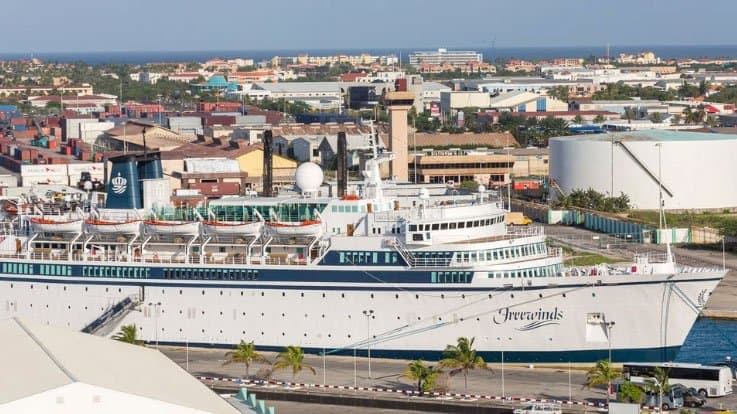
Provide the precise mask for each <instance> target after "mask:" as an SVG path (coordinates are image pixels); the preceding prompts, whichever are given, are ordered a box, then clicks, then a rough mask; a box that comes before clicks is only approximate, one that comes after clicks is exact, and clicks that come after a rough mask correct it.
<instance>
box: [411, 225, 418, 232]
mask: <svg viewBox="0 0 737 414" xmlns="http://www.w3.org/2000/svg"><path fill="white" fill-rule="evenodd" d="M409 231H417V225H416V224H410V225H409Z"/></svg>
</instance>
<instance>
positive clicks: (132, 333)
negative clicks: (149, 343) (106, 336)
mask: <svg viewBox="0 0 737 414" xmlns="http://www.w3.org/2000/svg"><path fill="white" fill-rule="evenodd" d="M113 339H115V340H116V341H120V342H125V343H127V344H133V345H143V341H142V340H140V339H138V328H136V325H135V324H132V325H123V326H122V327H120V331H118V333H116V334H115V335H113Z"/></svg>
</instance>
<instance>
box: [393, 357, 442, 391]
mask: <svg viewBox="0 0 737 414" xmlns="http://www.w3.org/2000/svg"><path fill="white" fill-rule="evenodd" d="M442 372H443V371H442V370H440V369H438V368H435V367H433V366H432V365H426V364H425V361H423V360H421V359H418V360H416V361H412V362H410V363H409V364H407V368H405V369H404V372H402V376H403V377H405V378H407V379H409V380H410V381H417V391H418V392H420V393H422V392H429V391H432V387H433V385H434V384H435V379H436V378H437V376H438V375H439V374H440V373H442Z"/></svg>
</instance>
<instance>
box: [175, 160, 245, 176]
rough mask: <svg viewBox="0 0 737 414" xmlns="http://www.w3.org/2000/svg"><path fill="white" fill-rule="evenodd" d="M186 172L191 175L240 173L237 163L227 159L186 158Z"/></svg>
mask: <svg viewBox="0 0 737 414" xmlns="http://www.w3.org/2000/svg"><path fill="white" fill-rule="evenodd" d="M184 165H185V168H186V169H187V172H193V173H206V174H209V173H240V172H241V168H240V165H239V164H238V161H236V160H231V159H228V158H187V159H185V160H184Z"/></svg>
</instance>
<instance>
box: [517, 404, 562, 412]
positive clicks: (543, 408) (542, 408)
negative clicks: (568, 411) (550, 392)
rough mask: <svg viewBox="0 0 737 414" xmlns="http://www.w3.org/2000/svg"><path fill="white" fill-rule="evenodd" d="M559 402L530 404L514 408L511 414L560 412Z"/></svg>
mask: <svg viewBox="0 0 737 414" xmlns="http://www.w3.org/2000/svg"><path fill="white" fill-rule="evenodd" d="M562 413H563V410H562V409H561V406H560V404H543V403H538V404H531V405H528V406H526V407H523V408H516V409H515V410H514V411H513V414H562Z"/></svg>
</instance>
